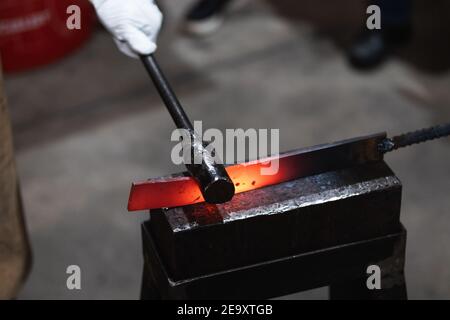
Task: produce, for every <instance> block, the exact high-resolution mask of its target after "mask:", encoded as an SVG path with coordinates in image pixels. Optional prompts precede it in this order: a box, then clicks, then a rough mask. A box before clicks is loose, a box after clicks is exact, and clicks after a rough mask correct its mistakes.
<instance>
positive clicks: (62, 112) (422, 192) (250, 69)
mask: <svg viewBox="0 0 450 320" xmlns="http://www.w3.org/2000/svg"><path fill="white" fill-rule="evenodd" d="M191 2H192V1H181V0H167V1H164V3H163V4H164V6H165V7H164V9H165V11H166V12H167V14H166V19H165V26H164V31H163V32H162V35H161V39H160V48H159V51H158V56H159V58H160V60H161V63H162V64H163V65H164V68H165V69H167V71H168V74H169V77H170V79H171V80H172V81H173V83H174V87H175V89H176V91H177V92H178V93H179V96H180V99H181V101H182V103H183V104H184V105H185V107H186V110H187V112H188V113H189V114H190V115H191V117H192V119H201V120H203V121H204V125H205V126H207V127H214V128H220V129H224V128H279V129H280V134H281V148H282V150H288V149H292V148H297V147H302V146H310V145H315V144H320V143H326V142H331V141H336V140H340V139H344V138H350V137H354V136H360V135H364V134H369V133H374V132H378V131H387V132H389V133H390V134H398V133H401V132H404V131H408V130H411V129H416V128H421V127H427V126H430V125H433V124H437V123H442V122H448V121H449V120H450V108H449V107H448V106H449V105H450V91H449V90H448V88H449V86H450V73H449V72H448V71H447V70H448V67H449V61H447V60H445V59H444V58H443V57H445V56H446V57H447V59H448V56H449V55H447V53H448V52H449V48H448V44H447V43H442V42H436V41H435V42H431V39H433V37H432V35H434V34H435V32H434V31H435V30H434V29H433V28H429V27H423V26H428V25H426V24H424V22H423V21H427V19H428V20H431V19H433V20H434V21H436V19H437V18H436V15H437V14H441V16H440V19H443V21H448V18H447V17H443V16H442V15H443V14H444V13H445V12H446V11H445V10H442V9H441V10H440V9H439V8H433V10H434V11H430V10H431V9H429V8H428V9H426V10H421V11H418V12H419V13H417V14H416V15H417V17H415V18H416V20H417V23H418V24H419V27H420V28H419V32H418V33H417V35H416V37H415V38H414V41H413V43H412V44H411V45H410V46H409V47H408V48H406V49H404V50H403V51H402V52H401V53H400V56H398V57H397V58H395V59H393V60H392V61H390V62H389V63H387V64H386V65H385V66H383V67H382V68H381V69H379V70H377V71H376V72H373V73H369V74H364V73H358V72H355V71H354V70H352V69H351V68H350V67H348V66H347V64H346V61H345V58H344V55H343V52H342V46H344V45H345V43H346V41H348V39H349V38H350V37H351V35H352V33H354V32H355V31H357V29H358V25H359V23H360V21H361V18H362V17H363V15H362V12H363V8H362V7H358V6H356V7H355V5H354V1H350V0H348V1H342V2H339V5H338V4H337V2H336V1H331V0H329V1H324V4H321V5H317V4H316V3H317V2H316V1H307V0H302V1H297V2H295V4H293V3H292V2H290V4H289V6H288V1H276V2H275V1H273V2H271V3H267V2H261V1H251V2H248V1H247V2H248V3H247V4H245V5H243V6H242V5H241V6H239V7H237V8H234V9H233V10H232V12H231V14H230V16H229V19H228V21H227V23H226V25H225V26H224V28H223V29H221V30H220V31H219V32H218V33H216V34H215V35H214V36H211V37H208V38H206V39H190V38H187V37H185V36H183V35H182V34H181V33H180V32H179V27H180V17H181V15H182V13H183V12H184V10H185V9H186V7H187V6H188V5H189V4H190V3H191ZM358 3H360V2H358ZM439 3H440V4H442V5H446V4H444V3H443V2H442V1H439ZM421 4H422V5H423V1H422V2H419V1H418V6H420V5H421ZM427 10H428V11H427ZM329 12H334V13H335V14H334V15H333V16H331V15H330V14H329ZM438 20H439V19H438ZM439 30H440V32H441V33H442V32H444V33H445V32H448V30H446V29H444V28H440V29H439ZM446 39H450V37H446ZM448 60H450V59H448ZM436 71H439V72H438V73H437V72H436ZM6 86H7V92H8V95H9V102H10V107H11V110H12V115H13V122H14V131H15V137H16V146H17V150H18V154H17V160H18V165H19V170H20V178H21V183H22V190H23V196H24V202H25V209H26V215H27V223H28V228H29V232H30V237H31V241H32V246H33V252H34V266H33V270H32V273H31V275H30V277H29V279H28V282H27V284H26V286H25V288H24V290H23V292H22V294H21V296H20V298H30V299H42V298H64V299H79V298H89V299H104V298H112V299H116V298H125V299H135V298H137V297H138V295H139V286H140V276H141V267H142V258H141V244H140V233H139V232H140V230H139V223H140V221H142V220H143V219H145V218H146V215H145V213H137V214H136V213H134V214H130V213H127V211H126V204H127V197H128V192H129V187H130V183H131V182H132V181H133V180H142V179H144V178H146V177H153V176H160V175H164V174H167V173H171V172H175V171H179V170H180V168H176V167H175V166H173V165H171V162H170V158H169V157H170V150H171V147H172V145H169V144H168V143H167V141H168V139H169V137H170V133H171V131H172V128H173V125H172V122H171V120H170V118H169V116H168V114H167V112H166V111H165V109H164V107H163V105H162V104H161V102H160V100H159V98H158V96H157V95H156V94H155V92H154V90H153V88H152V86H151V85H150V83H149V80H148V79H147V76H146V74H145V72H144V71H143V69H142V67H141V65H140V63H139V62H137V61H134V60H132V59H128V58H126V57H124V56H122V55H121V54H120V53H119V52H118V51H117V50H116V49H115V47H114V44H113V43H112V41H111V39H110V37H109V35H108V34H106V33H105V32H97V33H96V34H95V35H94V37H93V39H92V41H91V42H90V43H89V44H88V45H87V46H85V47H84V48H82V49H81V50H80V51H78V52H77V53H76V54H74V55H72V56H70V57H68V58H66V59H65V60H63V61H61V62H59V63H56V64H54V65H52V66H49V67H46V68H43V69H39V70H36V71H33V72H29V73H26V74H19V75H14V76H8V77H6ZM387 161H388V163H389V164H390V165H391V166H392V168H393V170H394V171H395V172H396V173H397V175H398V176H399V178H400V179H401V180H402V182H403V184H404V194H403V206H402V221H403V222H404V224H405V226H406V228H407V229H408V245H407V270H406V272H407V281H408V289H409V296H410V298H425V299H449V298H450V250H449V245H448V244H449V242H450V231H449V230H450V228H449V227H450V212H449V211H450V197H449V192H448V191H449V188H450V180H449V178H450V169H449V163H450V141H449V140H448V139H446V140H440V141H435V142H431V143H427V144H423V145H418V146H415V147H413V148H409V149H405V150H402V151H399V152H396V153H394V154H392V155H391V154H390V155H388V156H387ZM72 264H76V265H79V266H80V267H81V269H82V290H81V291H69V290H67V289H66V277H67V275H66V273H65V271H66V267H67V266H68V265H72ZM325 297H326V291H325V290H316V291H313V292H309V293H306V294H303V295H301V296H294V298H325ZM291 298H292V297H291Z"/></svg>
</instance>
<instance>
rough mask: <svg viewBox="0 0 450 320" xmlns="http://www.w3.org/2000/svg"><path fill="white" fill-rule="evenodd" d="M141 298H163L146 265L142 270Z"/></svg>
mask: <svg viewBox="0 0 450 320" xmlns="http://www.w3.org/2000/svg"><path fill="white" fill-rule="evenodd" d="M141 300H161V295H160V294H159V291H158V289H157V288H156V286H155V282H154V281H153V278H152V276H151V274H150V272H149V271H148V270H147V266H145V265H144V270H143V272H142V283H141Z"/></svg>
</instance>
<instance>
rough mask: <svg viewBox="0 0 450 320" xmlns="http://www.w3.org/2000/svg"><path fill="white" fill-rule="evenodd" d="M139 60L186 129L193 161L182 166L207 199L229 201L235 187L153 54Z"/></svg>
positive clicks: (179, 123)
mask: <svg viewBox="0 0 450 320" xmlns="http://www.w3.org/2000/svg"><path fill="white" fill-rule="evenodd" d="M141 60H142V62H143V63H144V66H145V69H146V70H147V72H148V74H149V76H150V78H151V79H152V81H153V83H154V85H155V87H156V89H157V91H158V93H159V95H160V96H161V99H162V100H163V102H164V104H165V105H166V107H167V110H168V111H169V113H170V115H171V116H172V119H173V121H174V122H175V125H176V126H177V128H178V129H185V130H187V131H188V132H189V135H190V141H189V143H190V148H191V160H192V161H190V163H185V166H186V168H187V169H188V171H189V173H190V174H191V175H192V177H193V178H194V179H195V180H196V182H197V184H198V185H199V187H200V191H201V193H202V195H203V198H204V199H205V201H206V202H209V203H224V202H227V201H230V200H231V199H232V198H233V196H234V192H235V189H234V184H233V182H232V181H231V179H230V177H229V176H228V174H227V172H226V170H225V167H224V166H223V165H221V164H218V163H216V162H215V161H214V158H213V157H212V155H211V153H210V152H209V151H208V150H207V149H206V148H205V147H204V146H203V141H202V140H201V137H199V136H198V135H197V134H196V133H195V132H194V128H193V126H192V123H191V121H190V120H189V118H188V116H187V115H186V112H185V111H184V109H183V107H182V106H181V104H180V102H179V101H178V99H177V97H176V95H175V93H174V92H173V90H172V88H171V87H170V85H169V82H168V81H167V80H166V77H165V76H164V73H163V72H162V70H161V68H160V67H159V65H158V63H157V62H156V59H155V57H154V56H153V55H146V56H141ZM196 159H201V164H200V163H199V162H200V161H195V160H196Z"/></svg>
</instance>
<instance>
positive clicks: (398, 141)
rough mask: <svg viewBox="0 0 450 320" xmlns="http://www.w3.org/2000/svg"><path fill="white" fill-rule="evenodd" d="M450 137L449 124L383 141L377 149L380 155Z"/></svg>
mask: <svg viewBox="0 0 450 320" xmlns="http://www.w3.org/2000/svg"><path fill="white" fill-rule="evenodd" d="M447 136H450V123H447V124H442V125H438V126H434V127H431V128H426V129H421V130H417V131H413V132H408V133H405V134H402V135H399V136H395V137H392V138H386V139H384V140H383V141H382V142H381V143H380V145H379V146H378V149H379V150H380V152H382V153H387V152H391V151H394V150H397V149H400V148H404V147H408V146H411V145H413V144H417V143H422V142H427V141H430V140H434V139H439V138H444V137H447Z"/></svg>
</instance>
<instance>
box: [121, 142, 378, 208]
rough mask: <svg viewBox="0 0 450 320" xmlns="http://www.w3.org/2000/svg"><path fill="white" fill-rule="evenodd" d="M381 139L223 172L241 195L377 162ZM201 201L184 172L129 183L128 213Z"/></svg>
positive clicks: (323, 147) (287, 155)
mask: <svg viewBox="0 0 450 320" xmlns="http://www.w3.org/2000/svg"><path fill="white" fill-rule="evenodd" d="M385 138H386V135H385V134H384V133H381V134H376V135H371V136H366V137H361V138H355V139H350V140H345V141H341V142H336V143H332V144H326V145H320V146H316V147H311V148H305V149H299V150H296V151H292V152H287V153H284V154H281V155H279V156H277V157H270V158H267V159H261V160H258V161H252V162H248V163H244V164H237V165H233V166H229V167H227V168H226V171H227V173H228V175H229V176H230V178H231V180H232V181H233V183H234V185H235V190H236V193H241V192H245V191H249V190H254V189H258V188H262V187H266V186H270V185H274V184H278V183H282V182H285V181H289V180H294V179H297V178H300V177H305V176H309V175H313V174H318V173H321V172H325V171H327V170H337V169H341V168H346V167H349V166H354V165H358V164H362V163H367V162H370V161H379V160H380V159H382V157H383V155H382V153H380V152H379V151H378V145H379V144H380V142H381V141H383V139H385ZM276 162H277V163H276ZM270 166H275V167H276V166H278V168H279V170H278V172H277V173H276V174H274V175H262V174H261V169H262V168H268V167H270ZM203 201H204V199H203V197H202V194H201V192H200V189H199V187H198V185H197V183H196V182H195V180H194V179H193V178H191V177H190V176H189V175H188V174H187V173H184V174H179V175H174V176H170V177H167V178H156V179H150V180H147V181H143V182H137V183H133V185H132V187H131V192H130V197H129V201H128V210H129V211H137V210H146V209H157V208H171V207H178V206H185V205H190V204H194V203H198V202H203Z"/></svg>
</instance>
